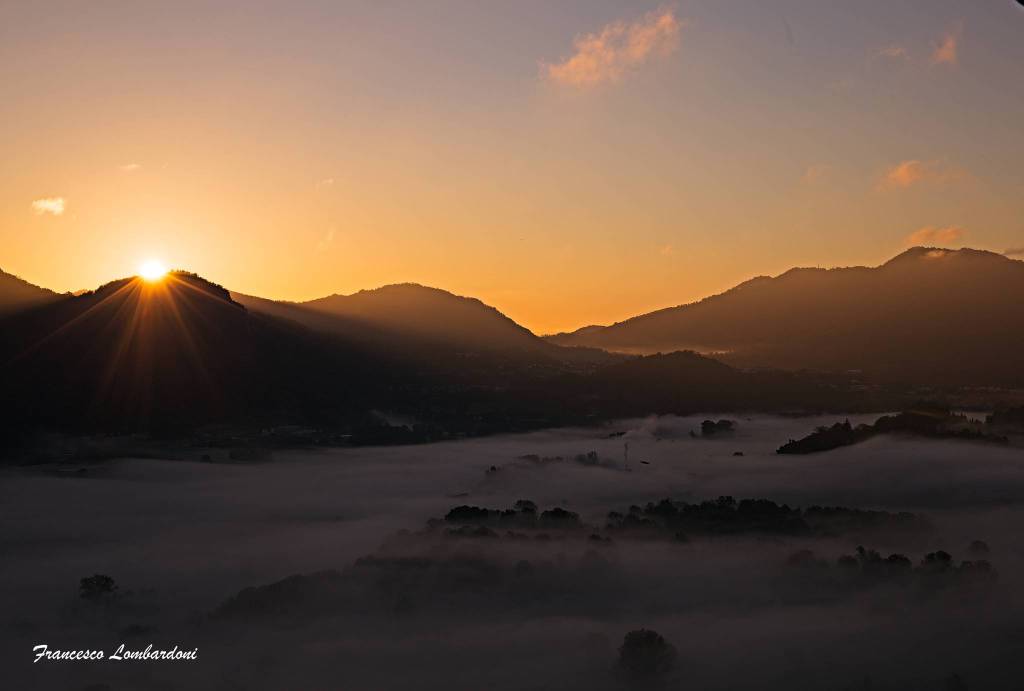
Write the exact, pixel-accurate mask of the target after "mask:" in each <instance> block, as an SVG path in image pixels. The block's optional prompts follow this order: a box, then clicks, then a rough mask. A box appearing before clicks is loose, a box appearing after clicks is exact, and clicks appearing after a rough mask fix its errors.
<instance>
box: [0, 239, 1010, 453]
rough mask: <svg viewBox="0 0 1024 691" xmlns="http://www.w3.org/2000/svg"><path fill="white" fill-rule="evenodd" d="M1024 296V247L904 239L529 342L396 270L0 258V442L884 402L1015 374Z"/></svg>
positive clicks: (403, 433)
mask: <svg viewBox="0 0 1024 691" xmlns="http://www.w3.org/2000/svg"><path fill="white" fill-rule="evenodd" d="M1022 295H1024V263H1021V262H1015V261H1011V260H1008V259H1006V258H1003V257H1000V256H998V255H993V254H990V253H986V252H977V251H973V250H960V251H956V252H952V251H945V250H935V249H924V248H919V249H914V250H911V251H908V252H906V253H904V254H902V255H900V256H899V257H896V258H895V259H893V260H892V261H890V262H888V263H887V264H885V265H883V266H881V267H878V268H870V269H869V268H853V269H832V270H822V269H794V270H792V271H789V272H787V273H786V274H783V275H782V276H779V277H777V278H758V279H754V280H752V281H748V282H747V283H744V284H742V285H741V286H738V287H737V288H734V289H733V290H731V291H728V292H726V293H724V294H722V295H719V296H715V297H712V298H708V299H707V300H704V301H701V302H699V303H695V304H693V305H685V306H682V307H677V308H672V309H668V310H662V311H659V312H655V313H652V314H649V315H644V316H641V317H636V318H634V319H631V320H628V321H626V322H622V323H621V324H617V325H614V326H611V327H590V328H587V329H582V330H580V331H577V332H574V333H573V334H562V335H559V336H556V337H550V338H548V339H541V338H538V337H537V336H535V335H534V334H532V333H531V332H530V331H529V330H527V329H525V328H523V327H522V326H520V325H518V324H516V323H515V322H514V321H512V320H511V319H509V318H508V317H506V316H505V315H503V314H501V313H500V312H499V311H498V310H496V309H494V308H493V307H490V306H488V305H485V304H483V303H482V302H480V301H479V300H476V299H473V298H466V297H460V296H456V295H453V294H451V293H448V292H445V291H443V290H438V289H435V288H427V287H424V286H419V285H414V284H403V285H393V286H385V287H383V288H379V289H376V290H368V291H361V292H359V293H355V294H353V295H347V296H346V295H332V296H330V297H326V298H322V299H319V300H313V301H309V302H304V303H293V302H281V301H272V300H266V299H263V298H257V297H252V296H247V295H242V294H239V293H231V292H229V291H228V290H226V289H224V288H223V287H221V286H219V285H217V284H215V283H212V282H210V281H207V280H205V279H203V278H201V277H199V276H196V275H194V274H189V273H185V272H175V273H172V274H170V275H169V276H168V277H167V278H165V279H164V280H162V281H159V282H155V283H147V282H145V281H143V280H142V279H139V278H128V279H121V280H118V281H113V282H111V283H108V284H106V285H104V286H101V287H100V288H98V289H96V290H95V291H90V292H86V293H82V294H78V295H70V294H63V295H61V294H57V293H53V292H52V291H48V290H45V289H43V288H39V287H36V286H32V285H31V284H28V283H26V282H24V281H22V280H20V279H17V278H14V277H12V276H9V275H8V274H0V306H2V311H0V396H2V405H0V427H3V429H4V430H6V431H4V432H3V433H2V434H0V446H2V445H3V443H11V441H12V440H16V439H17V438H21V437H24V435H26V434H34V433H36V432H40V431H47V430H62V431H71V432H79V433H83V432H84V433H89V432H97V431H114V432H124V431H145V432H149V433H152V434H164V435H170V436H175V435H180V434H184V433H186V432H188V431H189V430H196V429H199V428H204V427H209V426H210V425H213V424H222V425H234V426H236V427H246V428H249V429H257V430H258V429H262V428H271V427H275V426H280V425H287V424H290V425H308V426H313V427H316V428H321V429H331V430H334V431H336V432H339V433H345V434H351V435H352V436H353V438H355V439H364V440H370V441H422V440H427V439H441V438H448V437H451V436H456V435H467V434H485V433H489V432H501V431H516V430H523V429H531V428H538V427H546V426H556V425H567V424H587V423H591V422H594V421H598V420H602V419H610V418H612V417H620V416H640V415H646V414H650V413H693V412H700V411H707V410H717V411H728V410H762V411H823V410H833V411H849V412H853V411H858V410H891V409H894V408H896V407H899V406H900V405H901V404H902V403H903V402H905V401H907V400H909V398H910V397H913V396H917V395H918V393H917V392H916V391H915V390H914V387H916V386H917V385H922V384H923V385H928V386H945V385H947V384H948V385H950V386H954V385H959V384H976V385H984V384H996V385H1003V386H1010V385H1015V384H1018V383H1019V382H1021V381H1022V378H1021V373H1022V360H1024V359H1022V358H1021V356H1020V353H1021V352H1024V342H1022V336H1021V334H1022V330H1024V326H1022V324H1024V320H1022V319H1021V317H1022V316H1024V315H1022V310H1024V307H1022V304H1021V300H1020V297H1021V296H1022ZM567 346H574V347H567ZM575 346H584V347H575ZM602 348H607V349H608V350H623V351H630V352H644V351H666V352H668V351H678V350H681V349H686V348H690V349H701V350H711V351H714V352H720V354H719V355H716V357H715V358H711V357H708V356H706V355H699V354H697V353H696V352H672V353H671V354H666V355H647V356H642V357H638V356H636V355H626V354H621V353H614V352H606V351H605V350H601V349H602ZM766 368H767V369H766ZM852 369H856V370H861V371H860V372H857V373H849V372H847V370H852ZM897 383H898V385H897ZM904 384H911V385H912V386H904ZM396 419H401V420H405V421H406V422H403V423H401V424H398V425H397V426H396V425H395V424H392V422H391V421H393V420H396Z"/></svg>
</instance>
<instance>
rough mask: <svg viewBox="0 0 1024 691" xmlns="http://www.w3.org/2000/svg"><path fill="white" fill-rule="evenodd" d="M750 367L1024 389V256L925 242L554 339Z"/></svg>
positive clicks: (767, 280)
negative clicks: (702, 356) (880, 259)
mask: <svg viewBox="0 0 1024 691" xmlns="http://www.w3.org/2000/svg"><path fill="white" fill-rule="evenodd" d="M547 340H548V341H549V342H551V343H555V344H558V345H573V346H589V347H593V348H602V349H606V350H609V351H617V352H628V353H640V354H649V353H656V352H671V351H675V350H683V349H692V350H696V351H698V352H703V353H707V354H710V355H712V356H713V357H715V358H716V359H720V360H722V361H724V362H727V363H730V364H733V365H736V366H741V367H773V368H782V369H790V370H796V369H806V368H812V369H820V370H831V371H847V370H859V371H861V372H862V373H863V374H864V376H865V377H867V378H869V379H874V380H877V381H892V382H904V383H914V384H925V385H958V384H968V385H998V386H1020V385H1022V384H1024V355H1022V354H1024V262H1021V261H1016V260H1012V259H1009V258H1007V257H1005V256H1002V255H999V254H994V253H991V252H984V251H979V250H972V249H961V250H944V249H938V248H928V247H915V248H913V249H910V250H907V251H906V252H904V253H902V254H900V255H899V256H897V257H895V258H894V259H892V260H890V261H888V262H886V263H885V264H883V265H881V266H878V267H873V268H867V267H853V268H840V269H792V270H790V271H787V272H786V273H784V274H782V275H780V276H777V277H774V278H768V277H759V278H754V279H752V280H750V281H747V282H745V283H742V284H740V285H738V286H736V287H735V288H732V289H731V290H728V291H726V292H724V293H722V294H720V295H715V296H713V297H709V298H706V299H704V300H701V301H699V302H695V303H691V304H687V305H680V306H678V307H671V308H668V309H662V310H658V311H656V312H651V313H649V314H643V315H640V316H637V317H633V318H631V319H627V320H626V321H623V322H619V323H617V324H613V325H611V326H589V327H585V328H582V329H580V330H578V331H574V332H572V333H562V334H557V335H554V336H549V337H547Z"/></svg>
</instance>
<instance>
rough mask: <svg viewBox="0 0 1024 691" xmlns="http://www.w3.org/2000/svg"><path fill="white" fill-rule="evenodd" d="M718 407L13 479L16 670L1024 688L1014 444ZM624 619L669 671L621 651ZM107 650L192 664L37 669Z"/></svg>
mask: <svg viewBox="0 0 1024 691" xmlns="http://www.w3.org/2000/svg"><path fill="white" fill-rule="evenodd" d="M707 417H709V416H706V415H705V416H697V417H693V418H651V419H645V420H630V421H622V422H619V423H616V424H613V425H609V426H607V427H603V428H600V429H563V430H549V431H543V432H536V433H530V434H522V435H515V436H504V437H491V438H481V439H470V440H465V441H458V442H447V443H440V444H432V445H422V446H409V447H380V448H346V449H329V450H301V451H300V450H296V451H275V452H274V453H273V455H272V456H271V457H270V458H267V459H264V460H261V461H260V462H251V463H237V462H236V463H227V462H213V463H209V462H192V461H181V460H173V461H172V460H166V461H162V460H153V459H136V458H125V459H120V460H116V461H108V462H103V463H98V464H95V465H89V466H84V467H82V468H78V467H76V468H71V469H68V468H65V467H60V466H52V465H48V466H32V467H23V468H4V469H2V470H0V531H2V532H0V553H2V554H3V560H2V561H0V591H2V594H3V602H4V606H3V608H2V613H0V656H2V657H0V664H2V668H3V670H4V672H5V676H6V678H7V681H6V682H5V686H7V687H8V688H17V689H22V688H24V689H29V688H32V689H36V688H38V689H49V688H52V689H93V691H99V690H100V689H111V690H118V689H409V688H417V689H423V688H445V689H480V688H488V689H574V688H581V689H582V688H586V689H613V688H629V687H631V686H636V685H639V686H646V687H662V688H699V689H837V690H839V689H935V690H940V689H963V688H969V689H1016V688H1020V683H1021V680H1022V679H1024V674H1022V673H1021V672H1020V664H1019V661H1020V655H1021V653H1024V626H1022V625H1021V622H1022V621H1024V588H1022V587H1021V586H1022V585H1024V542H1022V538H1021V536H1022V535H1024V507H1022V504H1021V498H1022V497H1024V453H1022V451H1021V448H1020V446H1019V444H1018V445H1014V444H1011V445H1009V446H994V445H986V444H980V443H971V442H960V441H949V440H916V439H909V438H899V437H891V436H881V437H876V438H873V439H870V440H868V441H866V442H864V443H861V444H857V445H854V446H850V447H845V448H841V449H837V450H834V451H830V452H826V453H819V454H810V455H799V456H785V455H776V454H775V450H776V448H778V447H779V446H780V445H781V444H783V443H785V442H786V441H787V440H789V439H796V438H800V437H803V436H804V435H806V434H807V433H808V432H810V431H811V430H813V429H814V428H815V427H816V426H818V425H826V424H832V423H834V422H836V421H837V420H838V419H842V418H841V416H840V417H837V416H828V417H824V418H780V417H763V416H758V417H755V418H748V417H735V416H733V417H732V419H734V420H736V423H737V426H736V431H735V432H734V433H732V434H729V433H722V434H716V435H713V436H710V437H702V436H701V421H702V420H704V419H705V418H707ZM713 417H714V418H718V417H723V416H713ZM874 417H875V416H864V417H852V418H851V422H853V423H854V424H856V423H858V422H870V421H871V420H873V419H874ZM691 432H694V433H695V435H696V436H694V435H692V434H691ZM627 444H628V453H627V450H626V446H627ZM213 460H214V461H217V460H219V459H217V458H214V459H213ZM719 497H723V499H719ZM724 497H732V498H733V500H729V499H725V498H724ZM663 499H669V500H671V501H670V502H665V503H661V501H662V500H663ZM745 499H746V500H750V499H766V500H770V501H771V502H775V504H770V505H769V504H766V503H763V502H762V503H757V502H743V500H745ZM705 501H706V502H709V503H707V504H702V502H705ZM782 505H785V508H783V506H782ZM458 507H462V508H458ZM812 507H848V508H850V509H860V510H862V511H847V512H837V511H832V510H826V509H820V508H819V509H813V508H812ZM479 509H488V511H480V510H479ZM556 509H561V511H557V510H556ZM869 511H870V512H873V513H868V512H869ZM610 512H614V513H610ZM908 514H912V515H908ZM858 547H863V549H862V550H860V551H859V552H858ZM875 552H877V555H876V554H875ZM890 555H903V557H905V559H903V558H901V557H896V556H890ZM964 562H966V563H964ZM94 574H103V575H109V576H110V577H112V578H113V579H114V581H115V582H116V585H117V590H116V591H113V592H110V591H109V590H108V589H105V588H102V587H101V588H99V589H98V590H97V591H96V592H92V593H89V592H88V591H80V579H82V578H85V577H90V576H92V575H94ZM82 594H86V595H91V597H82V596H81V595H82ZM638 629H649V630H654V631H657V632H658V633H659V634H660V635H661V636H663V637H664V639H665V640H666V641H667V643H668V644H670V645H671V646H672V648H673V649H674V656H673V657H672V658H671V665H668V664H660V663H657V664H654V665H653V667H652V668H651V669H649V670H643V669H641V670H639V671H637V670H635V669H634V670H632V671H630V669H627V668H626V667H623V666H622V665H620V664H619V661H620V655H619V647H620V645H622V643H623V637H624V636H625V635H626V634H627V633H628V632H630V631H635V630H638ZM121 643H124V644H125V646H126V648H130V649H134V648H137V649H144V648H145V647H146V646H147V645H148V644H151V643H152V644H153V646H154V647H155V648H162V649H167V648H171V647H172V646H174V645H178V646H179V648H182V649H189V650H191V649H194V648H198V651H199V652H198V660H197V661H195V662H189V661H177V662H132V661H122V662H115V661H110V660H105V661H102V662H66V661H65V662H56V661H41V662H38V663H33V662H32V660H33V657H34V655H33V652H32V649H33V646H35V645H38V644H46V645H48V646H49V647H50V648H51V649H61V650H69V649H100V650H104V651H106V652H107V653H108V654H109V652H110V651H112V650H114V649H116V648H117V646H118V645H120V644H121ZM654 667H657V669H655V668H654Z"/></svg>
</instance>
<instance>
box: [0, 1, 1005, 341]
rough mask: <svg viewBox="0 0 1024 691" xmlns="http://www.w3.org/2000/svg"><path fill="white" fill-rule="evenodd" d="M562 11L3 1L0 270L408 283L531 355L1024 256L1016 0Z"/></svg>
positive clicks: (305, 283)
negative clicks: (757, 301)
mask: <svg viewBox="0 0 1024 691" xmlns="http://www.w3.org/2000/svg"><path fill="white" fill-rule="evenodd" d="M551 5H553V3H547V2H540V1H536V2H534V1H529V2H522V3H508V4H506V5H499V4H486V3H479V4H477V3H472V4H468V5H467V4H466V3H460V2H454V1H452V2H439V3H437V4H436V5H432V6H431V7H430V8H429V9H428V7H427V6H426V5H424V4H422V3H395V4H393V5H389V6H388V7H386V8H382V7H379V6H377V5H376V4H375V3H365V2H348V3H334V4H331V5H328V6H323V5H321V4H318V3H297V4H290V5H288V6H285V5H281V6H280V7H277V8H268V7H263V6H260V7H259V8H258V9H256V8H253V7H252V6H251V5H248V4H242V3H238V4H235V3H230V2H225V3H218V6H217V7H216V8H213V9H211V8H209V7H206V6H203V5H199V6H196V7H190V6H187V5H181V4H174V5H171V4H165V3H161V4H150V3H131V4H127V3H126V4H123V5H119V4H118V3H109V4H108V3H104V4H102V5H92V4H85V3H70V4H50V3H45V2H40V3H31V4H28V3H25V4H24V6H23V7H13V8H4V9H3V10H0V84H3V85H4V87H5V88H4V93H5V98H4V99H2V100H0V122H2V123H3V125H2V126H0V150H2V151H3V152H4V156H3V157H2V158H0V242H2V245H0V247H2V250H0V268H3V269H4V270H6V271H9V272H13V273H16V274H18V275H21V276H22V277H24V278H26V279H27V280H30V281H32V282H34V283H38V284H41V285H45V286H47V287H51V288H53V289H56V290H62V291H63V290H76V289H81V288H91V287H95V286H96V285H97V284H99V283H102V282H104V281H107V280H110V279H112V278H115V277H120V276H124V275H129V274H132V273H135V271H136V269H137V267H138V265H139V264H140V263H141V262H142V261H144V260H146V259H150V258H156V259H159V260H161V261H163V262H164V263H166V264H168V265H171V266H173V267H179V268H185V269H188V270H191V271H195V272H197V273H199V274H201V275H203V276H205V277H207V278H209V279H211V280H214V281H217V282H219V283H222V284H223V285H225V286H227V287H229V288H231V289H232V290H238V291H242V292H247V293H252V294H256V295H261V296H266V297H275V298H284V299H308V298H314V297H319V296H322V295H325V294H329V293H333V292H346V293H347V292H352V291H355V290H358V289H361V288H369V287H375V286H378V285H382V284H385V283H391V282H399V281H415V282H420V283H424V284H428V285H434V286H438V287H442V288H446V289H448V290H451V291H453V292H456V293H459V294H466V295H473V296H476V297H479V298H481V299H482V300H484V301H485V302H488V303H490V304H493V305H495V306H496V307H498V308H499V309H501V310H502V311H504V312H505V313H507V314H508V315H509V316H511V317H512V318H514V319H516V320H517V321H519V322H520V323H523V324H524V325H526V326H528V327H530V328H532V329H534V330H535V331H537V332H540V333H545V332H550V331H554V330H562V329H570V328H576V327H578V326H581V325H584V324H587V323H607V322H610V321H614V320H616V319H621V318H624V317H627V316H630V315H633V314H636V313H638V312H642V311H645V310H649V309H652V308H657V307H662V306H667V305H673V304H678V303H681V302H686V301H689V300H692V299H696V298H700V297H703V296H705V295H707V294H710V293H714V292H717V291H720V290H723V289H725V288H728V287H730V286H732V285H734V284H735V283H737V282H739V281H741V280H744V279H746V278H749V277H751V276H753V275H758V274H772V273H779V272H781V271H784V270H785V269H787V268H789V267H790V266H793V265H850V264H877V263H879V262H881V261H884V260H885V259H887V258H888V257H889V256H891V255H893V254H895V253H897V252H899V251H901V250H902V249H903V248H904V247H905V246H907V245H908V244H912V243H921V244H937V245H947V246H960V245H970V246H976V247H984V248H988V249H993V250H997V251H1003V250H1005V249H1008V248H1019V247H1022V246H1024V232H1022V221H1021V219H1022V216H1024V214H1022V211H1024V172H1022V169H1021V166H1020V161H1021V160H1024V130H1022V128H1021V127H1020V122H1022V121H1024V92H1022V90H1021V89H1019V88H1016V86H1017V85H1019V84H1020V80H1019V66H1020V65H1021V64H1024V41H1021V40H1020V38H1021V36H1022V35H1024V12H1021V11H1018V9H1017V8H1015V7H1014V6H1013V3H1010V2H1007V3H1005V4H999V3H993V4H991V5H990V4H981V3H978V4H974V3H972V4H971V5H970V6H967V5H965V4H963V3H957V2H945V1H939V2H933V1H926V0H921V1H920V2H912V3H907V4H905V5H901V6H900V7H897V8H892V7H890V6H891V5H892V3H888V2H883V1H882V0H877V1H875V2H866V3H858V4H857V5H856V7H853V6H850V4H849V3H838V2H837V3H820V4H816V5H815V6H814V7H813V8H811V9H808V8H807V7H806V5H807V3H806V2H804V3H801V2H798V1H797V0H792V1H784V2H779V3H777V4H773V7H772V8H771V9H770V10H769V9H767V8H765V7H764V3H756V2H753V0H751V2H749V3H746V4H744V3H717V2H712V1H711V0H707V1H705V2H692V3H686V4H685V5H677V6H671V5H659V4H657V3H636V2H621V3H616V2H610V1H604V0H602V1H600V2H583V1H582V0H580V1H572V2H565V3H557V6H556V7H552V6H551ZM723 5H729V7H723ZM819 5H820V6H819ZM982 5H984V6H982Z"/></svg>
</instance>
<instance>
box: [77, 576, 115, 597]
mask: <svg viewBox="0 0 1024 691" xmlns="http://www.w3.org/2000/svg"><path fill="white" fill-rule="evenodd" d="M116 592H117V584H116V583H115V582H114V579H113V578H111V577H110V576H107V575H104V574H102V573H97V574H94V575H92V576H89V577H88V578H83V579H81V580H80V581H79V582H78V595H79V596H80V597H81V598H83V599H85V600H91V601H93V602H98V601H100V600H105V599H109V598H112V597H114V595H115V593H116Z"/></svg>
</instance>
